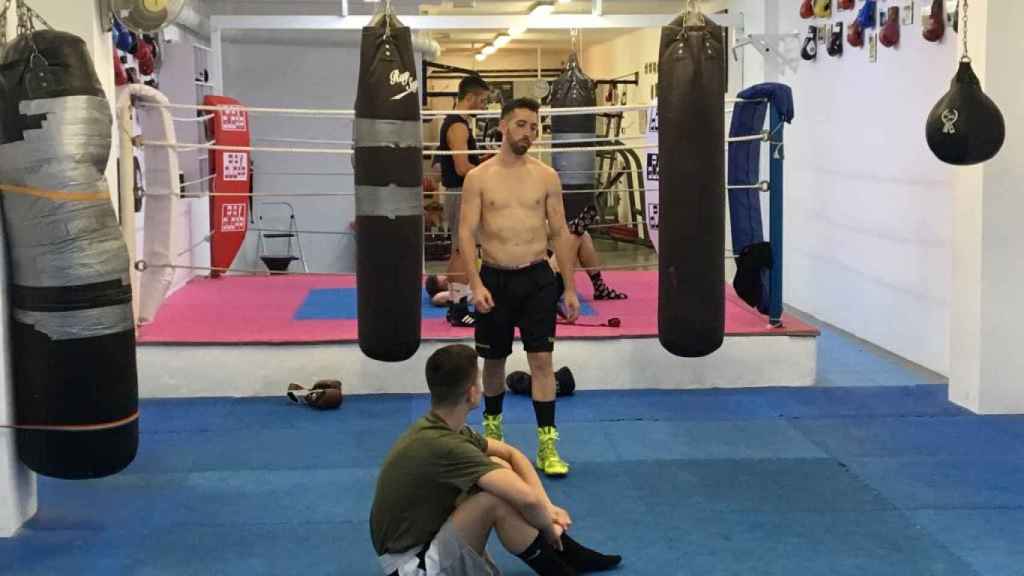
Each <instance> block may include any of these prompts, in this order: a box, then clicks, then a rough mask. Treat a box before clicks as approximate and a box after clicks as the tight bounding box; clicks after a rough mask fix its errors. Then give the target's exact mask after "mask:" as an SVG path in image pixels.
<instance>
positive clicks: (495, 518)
mask: <svg viewBox="0 0 1024 576" xmlns="http://www.w3.org/2000/svg"><path fill="white" fill-rule="evenodd" d="M459 509H460V510H462V511H472V512H473V513H476V514H481V515H483V516H484V519H485V520H486V523H487V524H490V525H494V524H496V523H498V522H499V521H500V520H501V519H502V518H505V517H507V516H508V515H509V514H518V512H516V509H515V508H513V507H512V505H511V504H509V503H508V502H506V501H504V500H502V499H501V498H499V497H497V496H495V495H494V494H491V493H490V492H479V493H477V494H474V495H473V496H470V497H469V498H467V499H466V500H465V501H464V502H463V503H462V504H461V505H459Z"/></svg>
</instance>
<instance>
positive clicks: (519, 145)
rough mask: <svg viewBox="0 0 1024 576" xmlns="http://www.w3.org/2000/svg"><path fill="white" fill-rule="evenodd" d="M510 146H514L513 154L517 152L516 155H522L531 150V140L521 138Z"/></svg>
mask: <svg viewBox="0 0 1024 576" xmlns="http://www.w3.org/2000/svg"><path fill="white" fill-rule="evenodd" d="M510 148H512V153H513V154H515V155H516V156H522V155H524V154H526V153H527V152H528V151H529V150H530V141H529V140H520V141H518V142H512V143H511V144H510Z"/></svg>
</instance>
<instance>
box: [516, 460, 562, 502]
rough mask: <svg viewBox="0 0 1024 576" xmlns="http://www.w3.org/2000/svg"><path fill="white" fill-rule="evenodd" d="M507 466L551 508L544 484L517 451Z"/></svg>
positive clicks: (531, 466)
mask: <svg viewBox="0 0 1024 576" xmlns="http://www.w3.org/2000/svg"><path fill="white" fill-rule="evenodd" d="M509 466H511V467H512V471H513V472H515V473H516V475H517V476H519V477H520V478H522V479H523V482H526V484H527V485H528V486H530V488H533V489H534V490H535V491H536V492H537V494H538V496H539V497H540V499H541V500H542V501H543V502H544V504H546V505H547V506H553V504H552V503H551V499H550V498H548V493H547V491H546V490H545V489H544V484H543V483H542V482H541V481H540V476H538V475H537V471H536V470H535V469H534V468H533V463H532V462H530V460H529V459H528V458H527V457H526V456H524V455H523V453H522V452H520V451H519V450H515V452H514V453H513V455H512V460H511V461H510V462H509Z"/></svg>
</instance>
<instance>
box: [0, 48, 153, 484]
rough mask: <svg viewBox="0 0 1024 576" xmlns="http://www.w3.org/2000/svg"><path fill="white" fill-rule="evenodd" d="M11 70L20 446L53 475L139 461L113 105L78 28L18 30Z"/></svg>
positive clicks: (3, 160) (12, 270) (1, 147)
mask: <svg viewBox="0 0 1024 576" xmlns="http://www.w3.org/2000/svg"><path fill="white" fill-rule="evenodd" d="M3 78H4V80H5V82H6V85H7V94H6V102H5V103H4V105H3V111H2V126H3V134H2V140H0V141H2V144H0V182H2V183H3V185H4V189H3V196H2V198H3V217H4V229H5V236H6V242H7V253H8V254H9V256H10V265H9V274H10V276H9V285H8V293H9V295H10V299H11V310H12V312H11V316H12V317H11V324H10V326H11V348H12V354H11V360H12V364H13V377H14V401H15V418H16V422H15V424H16V425H17V426H18V427H19V429H18V430H17V432H16V436H17V446H18V455H19V457H20V458H21V461H22V462H24V463H25V464H26V465H27V466H28V467H29V468H31V469H32V470H34V471H36V472H38V473H40V474H43V475H46V476H53V477H57V478H69V479H77V478H97V477H101V476H107V475H110V474H114V473H116V472H119V471H120V470H122V469H124V468H125V467H126V466H128V465H129V464H130V463H131V462H132V460H133V459H134V458H135V453H136V450H137V448H138V434H139V429H138V385H137V380H136V365H135V332H134V321H133V318H132V305H131V299H132V295H131V283H130V280H129V272H128V267H129V261H128V260H129V258H128V249H127V246H126V245H125V243H124V239H123V237H122V235H121V230H120V227H119V225H118V222H117V218H116V215H115V213H114V208H113V206H112V204H111V201H110V192H109V190H108V187H107V181H106V178H105V176H104V171H105V170H106V167H107V160H108V157H109V154H110V143H111V124H112V117H111V113H110V106H109V104H108V103H107V99H106V97H105V95H104V93H103V89H102V87H101V86H100V82H99V80H98V78H97V76H96V71H95V68H94V66H93V63H92V60H91V59H90V57H89V53H88V51H87V49H86V45H85V42H84V41H83V40H82V39H81V38H79V37H77V36H74V35H72V34H68V33H64V32H56V31H52V30H40V31H37V32H29V33H26V34H23V35H22V36H19V37H18V38H17V39H16V40H15V41H14V42H13V43H12V45H11V46H10V47H9V48H8V50H7V51H6V53H5V54H4V64H3Z"/></svg>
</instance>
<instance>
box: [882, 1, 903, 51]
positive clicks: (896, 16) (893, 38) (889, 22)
mask: <svg viewBox="0 0 1024 576" xmlns="http://www.w3.org/2000/svg"><path fill="white" fill-rule="evenodd" d="M878 41H879V42H881V43H882V46H885V47H886V48H892V47H893V46H895V45H897V44H899V43H900V9H899V7H898V6H890V7H889V15H888V16H886V18H885V26H884V27H883V28H882V33H881V34H879V35H878Z"/></svg>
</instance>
